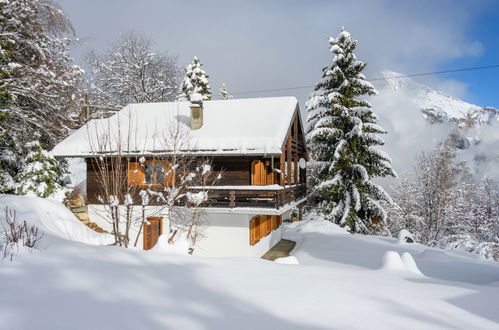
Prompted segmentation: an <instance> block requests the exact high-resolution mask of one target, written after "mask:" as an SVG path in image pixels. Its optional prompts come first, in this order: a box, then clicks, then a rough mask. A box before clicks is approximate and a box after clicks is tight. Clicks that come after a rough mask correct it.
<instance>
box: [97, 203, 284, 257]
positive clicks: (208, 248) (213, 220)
mask: <svg viewBox="0 0 499 330" xmlns="http://www.w3.org/2000/svg"><path fill="white" fill-rule="evenodd" d="M160 210H161V209H160V208H159V207H157V206H146V217H149V216H163V217H164V218H165V219H166V215H165V214H162V212H160ZM123 211H124V210H123V209H122V212H123ZM88 213H89V216H90V220H91V221H93V222H95V223H96V224H98V225H99V226H100V227H102V228H103V229H104V230H107V231H109V232H111V231H112V226H111V223H110V221H109V219H110V217H109V213H108V212H107V211H106V209H105V207H104V206H103V205H89V206H88ZM163 213H164V209H163ZM253 217H254V215H252V214H226V213H213V212H210V213H208V214H206V228H205V229H204V230H203V232H202V237H201V238H200V239H198V242H197V244H196V247H195V249H194V255H196V256H203V257H256V258H259V257H261V256H262V255H264V254H265V253H266V252H267V251H268V250H269V249H270V248H271V247H272V246H274V245H275V244H276V243H277V242H279V241H280V240H281V227H280V228H278V229H276V230H273V231H272V232H271V233H270V234H269V235H268V236H266V237H264V238H262V239H260V241H259V242H258V243H257V244H255V245H253V246H251V245H250V241H249V239H250V220H251V219H252V218H253ZM133 218H134V219H137V220H138V221H136V223H135V224H134V225H133V226H132V228H131V230H130V239H131V244H132V245H133V244H134V242H135V238H136V236H137V233H138V231H139V228H140V219H142V209H141V207H140V206H135V207H134V209H133ZM283 219H286V216H285V215H283ZM167 228H168V223H167V221H166V220H165V223H164V224H163V230H167ZM142 247H143V240H142V233H141V234H140V235H139V239H138V242H137V248H139V249H142Z"/></svg>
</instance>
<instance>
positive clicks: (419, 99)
mask: <svg viewBox="0 0 499 330" xmlns="http://www.w3.org/2000/svg"><path fill="white" fill-rule="evenodd" d="M401 76H403V74H401V73H396V72H392V71H384V72H382V77H383V78H387V79H385V80H379V81H376V82H375V86H376V88H377V89H378V91H379V93H380V95H382V96H386V97H397V96H400V95H404V97H405V98H406V99H407V101H409V102H411V103H412V104H413V105H414V106H416V108H417V109H419V110H420V111H421V112H422V113H423V115H424V116H425V117H426V118H427V119H428V120H429V121H430V122H453V123H456V124H459V125H464V124H466V123H468V124H472V126H480V125H483V124H490V123H492V122H493V121H498V120H499V110H498V109H494V108H491V107H480V106H478V105H475V104H470V103H467V102H464V101H461V100H459V99H457V98H455V97H452V96H449V95H446V94H444V93H442V92H439V91H436V90H434V89H431V88H430V87H428V86H425V85H423V84H420V83H417V82H415V81H414V80H413V79H411V78H407V77H401Z"/></svg>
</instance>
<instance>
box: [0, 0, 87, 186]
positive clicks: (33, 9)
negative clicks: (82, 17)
mask: <svg viewBox="0 0 499 330" xmlns="http://www.w3.org/2000/svg"><path fill="white" fill-rule="evenodd" d="M0 11H1V17H0V25H1V30H0V31H1V34H0V40H1V41H0V43H1V44H2V45H1V47H2V52H1V56H0V62H1V64H0V65H1V70H2V73H1V76H0V91H1V93H4V92H8V96H9V97H8V102H7V103H3V104H2V113H3V115H2V120H1V123H0V132H4V133H5V132H6V131H8V134H4V135H3V137H2V139H0V150H1V152H2V154H1V156H2V157H1V159H2V162H3V163H2V169H3V170H4V174H5V173H7V175H8V176H9V177H14V176H15V175H16V173H17V171H18V170H19V166H17V165H15V166H7V167H3V166H4V165H5V162H4V160H6V159H7V160H9V162H10V160H11V159H12V157H14V161H13V162H10V163H11V164H19V163H20V160H22V158H23V157H24V154H23V152H22V150H23V145H24V144H25V143H26V142H29V141H31V140H32V139H33V134H34V133H36V134H38V135H39V140H40V143H41V144H42V145H44V146H45V147H47V148H51V147H52V146H53V145H54V144H55V143H57V142H58V141H60V140H61V139H62V138H63V137H65V136H66V135H67V134H68V131H69V129H71V128H72V127H73V125H74V123H75V117H76V116H77V114H78V112H79V111H80V107H79V100H80V97H79V95H80V94H79V86H80V83H81V76H82V70H81V69H80V68H79V67H78V66H76V65H74V64H73V59H72V58H71V57H70V55H69V43H70V40H71V36H72V34H73V29H72V27H71V23H70V22H69V20H68V19H67V18H66V17H65V16H64V14H63V12H62V11H61V10H60V8H59V7H58V6H57V5H56V3H55V2H53V1H39V0H9V1H2V5H1V8H0ZM6 38H8V40H9V41H8V42H6Z"/></svg>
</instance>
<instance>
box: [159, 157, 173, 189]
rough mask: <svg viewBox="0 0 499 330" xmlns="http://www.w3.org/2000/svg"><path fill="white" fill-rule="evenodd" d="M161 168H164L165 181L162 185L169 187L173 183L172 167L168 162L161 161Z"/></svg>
mask: <svg viewBox="0 0 499 330" xmlns="http://www.w3.org/2000/svg"><path fill="white" fill-rule="evenodd" d="M162 163H163V168H164V170H165V182H164V185H165V186H167V187H171V186H174V185H175V170H173V169H172V165H171V163H170V162H166V161H165V162H162Z"/></svg>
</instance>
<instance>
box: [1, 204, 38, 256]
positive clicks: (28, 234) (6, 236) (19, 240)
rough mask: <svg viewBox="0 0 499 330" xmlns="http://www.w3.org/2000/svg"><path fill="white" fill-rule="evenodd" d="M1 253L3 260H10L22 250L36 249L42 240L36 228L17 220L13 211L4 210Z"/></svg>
mask: <svg viewBox="0 0 499 330" xmlns="http://www.w3.org/2000/svg"><path fill="white" fill-rule="evenodd" d="M2 229H3V232H2V236H3V237H2V241H1V242H0V243H1V244H2V247H1V248H2V251H3V258H4V259H5V258H9V259H10V260H12V259H13V258H14V256H15V255H16V254H17V253H18V252H19V250H20V249H22V248H27V249H28V250H32V249H36V248H37V246H38V243H39V242H40V240H41V239H42V238H43V233H41V232H40V231H39V229H38V227H36V226H29V225H28V223H27V222H26V220H24V221H20V220H18V219H17V214H16V211H15V210H11V209H9V208H8V207H6V208H5V221H2Z"/></svg>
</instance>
